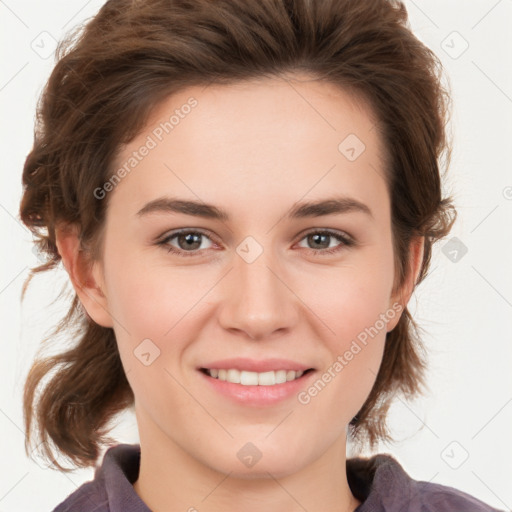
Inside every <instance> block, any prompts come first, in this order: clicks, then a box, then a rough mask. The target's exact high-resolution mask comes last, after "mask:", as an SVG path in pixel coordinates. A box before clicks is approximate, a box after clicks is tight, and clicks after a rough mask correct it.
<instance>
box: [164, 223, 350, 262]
mask: <svg viewBox="0 0 512 512" xmlns="http://www.w3.org/2000/svg"><path fill="white" fill-rule="evenodd" d="M174 239H176V244H177V247H176V246H175V245H172V244H171V241H172V240H174ZM333 239H334V240H337V241H338V242H339V243H338V244H337V245H335V246H334V247H332V246H331V242H332V241H333ZM204 240H210V241H211V239H210V237H209V236H208V235H207V234H206V233H204V232H202V231H198V230H190V229H182V230H180V231H175V232H173V233H170V234H169V235H168V236H166V237H165V238H163V239H162V240H160V241H159V242H157V245H159V246H162V247H164V248H165V249H167V252H171V253H174V254H177V255H178V256H184V257H187V256H196V255H198V254H199V252H200V251H201V250H205V249H209V248H211V246H210V247H204V246H203V244H202V242H203V241H204ZM302 240H306V242H307V243H311V244H312V245H313V246H316V247H312V248H310V247H308V248H307V249H309V250H310V251H312V252H313V253H314V254H315V255H316V254H318V255H321V256H324V255H329V254H333V253H336V252H338V251H341V250H343V248H344V247H352V246H354V245H355V244H356V242H355V240H354V239H353V238H352V237H350V236H349V235H347V234H344V233H340V232H337V231H331V230H316V231H310V232H309V233H306V235H305V236H304V237H303V238H302V239H301V241H302Z"/></svg>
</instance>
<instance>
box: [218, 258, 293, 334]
mask: <svg viewBox="0 0 512 512" xmlns="http://www.w3.org/2000/svg"><path fill="white" fill-rule="evenodd" d="M270 253H271V251H266V250H264V251H263V252H262V254H261V255H260V256H259V257H258V258H257V259H256V260H255V261H252V262H250V260H246V259H244V258H243V257H240V256H239V255H238V254H236V255H235V257H234V260H233V268H232V270H231V272H229V275H228V276H226V279H225V280H224V284H223V290H222V293H223V300H222V304H221V306H220V312H219V322H220V324H221V326H222V327H223V328H224V329H226V330H228V331H233V332H241V333H243V334H244V335H246V336H247V337H249V338H250V339H252V340H263V339H267V338H268V337H271V336H272V334H273V333H274V332H276V331H283V332H284V331H286V330H290V329H291V328H293V326H294V325H295V323H296V322H297V320H298V318H299V311H298V309H299V303H300V301H299V299H298V298H297V296H296V295H295V294H294V292H293V289H292V287H291V286H290V283H287V280H288V281H289V280H290V279H287V277H288V274H287V272H286V271H285V269H284V268H283V265H280V264H279V262H278V260H277V258H274V257H272V256H271V254H270Z"/></svg>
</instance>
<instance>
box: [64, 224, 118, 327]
mask: <svg viewBox="0 0 512 512" xmlns="http://www.w3.org/2000/svg"><path fill="white" fill-rule="evenodd" d="M79 233H80V232H79V228H78V226H76V225H74V224H73V225H60V226H59V227H57V228H56V229H55V238H56V244H57V250H58V251H59V254H60V256H61V258H62V263H63V265H64V268H65V269H66V271H67V273H68V275H69V278H70V280H71V283H72V284H73V288H74V289H75V291H76V293H77V295H78V297H79V299H80V302H81V303H82V306H83V307H84V309H85V311H86V313H87V315H88V316H89V317H90V318H91V319H92V320H93V321H94V322H96V323H97V324H99V325H101V326H103V327H113V321H112V316H111V314H110V312H109V311H108V307H107V297H106V296H105V294H104V293H103V290H105V285H104V280H103V273H102V267H101V262H99V261H92V260H91V259H90V258H89V254H88V252H87V251H86V250H85V249H84V248H83V247H82V246H81V242H80V234H79Z"/></svg>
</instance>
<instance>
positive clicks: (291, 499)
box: [133, 429, 360, 512]
mask: <svg viewBox="0 0 512 512" xmlns="http://www.w3.org/2000/svg"><path fill="white" fill-rule="evenodd" d="M140 446H141V462H140V469H139V477H138V480H137V481H136V482H135V483H134V485H133V487H134V490H135V492H136V493H137V494H138V495H139V496H140V498H141V499H142V500H143V501H144V502H145V503H146V505H147V506H148V507H149V508H150V509H151V510H152V511H153V512H166V511H169V510H183V511H187V512H197V511H198V510H201V511H202V512H203V511H204V512H220V511H222V512H235V511H236V512H238V511H239V510H244V512H262V511H266V510H280V511H281V512H298V511H301V512H303V511H304V510H307V511H308V512H316V511H318V512H353V511H354V510H355V509H356V508H357V507H358V506H359V505H360V502H359V501H358V500H357V499H356V498H355V497H354V496H353V495H352V493H351V491H350V487H349V485H348V482H347V475H346V438H345V436H342V437H340V438H339V439H338V440H337V441H336V443H334V444H333V445H332V446H330V447H329V448H328V449H327V450H326V451H325V452H324V453H323V454H322V455H321V456H320V458H318V459H316V460H314V461H313V462H311V463H310V464H309V465H307V466H306V467H301V468H299V469H298V470H296V471H292V472H289V473H287V474H285V475H273V474H272V471H265V472H264V473H261V474H258V476H257V477H250V478H247V477H246V478H244V477H240V476H237V474H236V473H234V472H229V473H227V474H226V473H222V472H219V471H216V470H215V469H213V468H212V467H211V466H207V465H206V464H204V463H203V462H201V461H198V460H197V459H196V458H193V457H191V456H190V454H188V453H187V452H185V451H184V450H183V449H182V448H181V447H180V446H179V445H178V444H177V443H175V442H174V441H173V440H171V439H169V437H167V436H165V435H164V434H163V432H161V431H158V433H155V432H154V431H153V432H151V436H145V435H144V429H141V432H140Z"/></svg>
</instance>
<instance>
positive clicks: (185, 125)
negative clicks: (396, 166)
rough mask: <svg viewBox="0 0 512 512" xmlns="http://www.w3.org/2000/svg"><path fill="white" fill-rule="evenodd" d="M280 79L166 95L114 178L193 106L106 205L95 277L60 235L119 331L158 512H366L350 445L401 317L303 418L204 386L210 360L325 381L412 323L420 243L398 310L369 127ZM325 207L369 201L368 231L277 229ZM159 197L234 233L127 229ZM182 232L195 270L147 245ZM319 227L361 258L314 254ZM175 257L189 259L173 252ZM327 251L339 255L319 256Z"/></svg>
mask: <svg viewBox="0 0 512 512" xmlns="http://www.w3.org/2000/svg"><path fill="white" fill-rule="evenodd" d="M289 80H292V79H291V78H288V79H269V78H265V79H261V80H258V81H256V80H254V81H251V82H246V83H243V84H242V83H238V84H234V85H229V86H226V85H214V86H209V87H206V88H203V87H191V88H188V89H187V90H185V91H182V92H180V93H179V94H176V95H173V96H171V97H170V98H168V99H167V100H166V101H165V102H164V103H162V104H160V105H159V106H158V107H157V108H156V109H155V110H154V112H153V113H152V116H151V118H150V119H149V122H148V123H147V126H146V128H144V130H142V132H141V133H140V134H139V135H138V136H137V138H136V139H134V140H133V141H132V142H131V143H130V144H128V145H127V146H126V147H124V148H122V151H121V152H120V154H119V157H118V159H117V162H116V165H118V166H121V165H122V164H123V163H124V162H125V161H126V160H127V159H128V158H129V156H130V155H131V154H132V152H133V151H136V150H138V149H139V148H140V147H141V145H142V144H144V142H145V141H146V140H147V139H146V138H147V136H148V135H150V134H151V133H152V130H154V128H155V127H156V126H158V124H159V123H160V122H162V121H165V120H167V119H169V115H170V114H172V112H173V111H174V110H175V109H176V108H180V106H181V105H183V104H185V103H186V102H187V99H188V98H190V97H191V96H193V97H194V98H196V99H197V101H198V105H197V106H196V107H195V108H194V109H192V111H191V112H190V114H188V115H187V116H186V117H184V119H181V120H180V123H179V125H177V126H176V127H175V128H174V130H173V131H172V132H171V133H170V134H167V135H166V136H165V137H164V138H163V140H162V141H161V142H159V143H158V145H157V147H155V148H154V149H152V150H151V151H150V152H149V154H147V156H145V157H144V158H143V159H142V160H141V162H140V163H138V165H137V166H136V168H135V169H133V170H132V171H131V172H130V173H129V174H128V175H126V176H125V177H124V178H123V179H122V181H121V182H120V183H119V184H118V185H117V186H116V187H115V189H114V190H113V191H111V192H109V194H108V197H107V198H106V199H104V200H108V201H109V206H108V212H107V218H106V225H105V233H104V234H105V239H104V245H103V250H102V254H101V260H98V261H95V262H92V265H88V264H87V261H86V254H85V253H84V252H79V251H78V238H77V236H76V233H77V232H76V230H74V229H64V228H63V229H59V231H58V236H57V241H58V249H59V252H60V254H61V255H62V258H63V263H64V266H65V268H66V269H67V271H68V273H69V274H70V278H71V280H72V282H73V285H74V287H75V289H76V291H77V293H78V295H79V297H80V300H81V302H82V304H83V305H84V307H85V308H86V310H87V313H88V314H89V315H90V316H91V317H92V318H93V319H94V320H95V321H96V322H97V323H98V324H100V325H103V326H105V327H112V328H113V329H114V331H115V335H116V338H117V342H118V346H119V351H120V354H121V359H122V362H123V366H124V369H125V372H126V374H127V378H128V381H129V383H130V385H131V387H132V389H133V391H134V394H135V414H136V418H137V423H138V427H139V433H140V444H141V453H142V456H141V466H140V473H139V479H138V480H137V482H135V484H134V489H135V491H136V492H137V494H138V495H139V496H140V497H141V498H142V499H143V500H144V501H145V503H147V505H148V506H149V507H150V508H151V509H152V510H155V511H164V510H184V511H185V510H195V509H194V508H192V507H196V508H197V509H200V510H201V511H205V512H206V511H208V512H216V511H221V510H222V511H224V512H226V511H235V510H244V511H246V512H254V511H262V510H280V511H283V512H291V511H298V510H304V509H306V510H308V511H311V512H312V511H322V512H333V511H338V512H339V511H353V510H354V509H355V508H356V507H357V506H358V505H359V504H360V502H359V501H358V500H357V499H356V498H355V497H354V496H353V495H352V493H351V492H350V488H349V486H348V482H347V477H346V472H345V461H346V429H347V425H348V423H349V422H350V420H351V419H352V418H353V416H354V415H355V414H356V413H357V411H358V410H359V409H360V407H361V406H362V404H363V403H364V401H365V399H366V398H367V396H368V394H369V393H370V390H371V388H372V386H373V384H374V381H375V377H376V374H377V372H378V368H379V365H380V363H381V360H382V354H383V349H384V341H385V336H386V332H388V331H391V330H392V329H393V328H394V327H395V326H396V324H397V323H398V320H399V318H400V314H396V315H395V316H394V318H393V319H391V320H389V322H388V323H387V325H386V326H385V328H383V329H381V330H380V331H379V333H378V335H377V336H375V337H374V338H373V339H371V341H370V342H369V343H368V344H367V345H366V346H365V347H364V348H363V349H362V350H361V351H360V352H359V353H358V354H357V355H356V356H355V357H354V358H353V359H352V360H351V361H350V362H349V363H348V364H347V365H346V366H345V367H344V368H343V370H342V371H341V372H339V373H338V374H337V375H336V377H335V378H334V379H332V380H331V382H330V383H329V384H328V385H326V386H325V388H324V389H323V390H322V391H321V392H320V393H318V395H317V396H315V397H314V398H312V399H311V401H310V402H309V403H308V404H301V403H299V401H298V400H297V397H296V396H293V397H291V398H290V399H287V400H285V401H282V402H280V403H279V404H278V405H273V406H271V407H249V406H245V405H239V404H235V403H233V402H232V401H230V400H228V399H227V398H225V397H224V396H221V395H219V394H218V393H216V392H214V391H212V390H211V389H210V388H209V387H208V386H206V383H205V382H204V379H203V378H202V376H201V375H200V374H199V373H198V371H197V370H196V368H197V366H199V365H201V363H206V362H208V361H213V360H215V359H222V358H230V357H237V356H240V357H249V358H254V359H258V360H261V359H266V358H270V357H282V358H288V359H292V360H295V361H299V362H302V363H304V364H307V365H308V367H313V368H315V369H316V373H317V377H320V376H321V374H322V373H323V372H324V371H326V369H327V368H328V367H330V366H332V365H333V363H334V362H335V361H336V358H337V357H338V356H339V355H340V354H344V352H345V351H346V350H347V349H349V347H350V344H351V342H352V341H353V340H354V339H356V337H357V335H358V334H359V333H360V332H362V331H363V330H364V329H365V328H367V327H369V326H372V325H374V324H375V322H376V320H377V319H378V318H379V315H380V314H382V313H385V312H386V311H388V310H390V309H392V307H393V304H396V303H399V304H401V305H402V306H403V307H405V305H406V304H407V301H408V300H409V298H410V295H411V293H412V290H413V288H414V282H415V280H416V277H417V274H418V272H419V268H420V262H421V258H422V250H423V239H415V240H413V243H412V244H411V249H410V258H411V263H412V266H411V273H410V275H409V276H408V279H407V281H406V282H405V283H404V286H403V287H402V288H400V289H399V290H397V291H396V292H395V293H393V282H394V281H393V280H394V266H393V247H392V238H391V236H392V232H391V217H390V215H391V213H390V199H389V193H388V189H387V186H386V182H385V181H384V179H383V176H384V163H383V148H382V143H381V140H380V137H379V134H378V130H377V129H375V128H376V126H375V121H374V119H373V117H372V114H371V112H370V110H369V109H368V108H367V107H366V106H365V104H364V103H363V102H361V101H356V99H355V98H354V97H353V96H352V95H349V94H348V93H346V92H344V91H342V90H340V89H338V88H336V87H334V86H333V85H330V84H327V83H325V82H321V81H317V80H312V79H311V78H307V77H304V76H298V75H296V76H294V77H293V81H289ZM348 134H356V135H357V136H358V137H359V139H360V140H361V141H363V142H364V144H365V146H366V149H365V150H364V152H363V153H362V154H361V155H360V156H359V157H358V158H357V159H356V160H354V161H349V160H348V159H347V158H346V157H345V156H344V155H343V154H342V153H341V152H340V151H339V150H338V145H339V144H340V142H342V141H343V140H344V139H345V137H346V136H347V135H348ZM116 168H117V167H116ZM329 170H330V171H329ZM328 171H329V172H328ZM334 193H336V194H339V195H341V194H343V195H347V196H349V197H351V198H355V199H357V200H358V201H361V202H362V203H364V204H366V205H367V206H368V207H369V208H370V210H371V212H372V214H373V216H369V215H367V214H365V213H363V212H359V211H351V212H345V213H343V214H331V215H325V216H322V217H316V218H315V217H313V218H303V219H292V220H289V219H287V218H286V217H285V215H286V214H287V213H288V211H289V210H290V209H291V208H292V207H293V206H294V205H295V204H296V203H297V202H299V201H313V200H319V199H326V198H329V197H331V196H333V194H334ZM164 195H172V196H173V197H179V198H181V199H191V200H200V201H204V202H206V203H210V204H214V205H216V206H217V207H219V208H222V209H225V210H226V211H227V213H228V214H229V216H230V220H229V221H219V220H213V219H204V218H200V217H194V216H191V215H186V214H183V213H171V212H159V213H153V214H148V215H146V216H138V215H137V212H138V211H139V210H140V209H141V208H142V207H143V206H144V205H145V204H146V203H147V202H149V201H151V200H153V199H156V198H158V197H161V196H164ZM180 228H191V229H192V228H197V229H201V230H203V231H206V232H207V235H206V236H204V237H202V238H199V240H198V244H197V245H196V246H194V247H199V243H201V245H200V248H194V249H193V250H194V251H195V252H196V254H195V255H194V256H192V257H186V256H179V255H175V254H173V253H169V252H168V251H167V249H166V247H164V246H159V245H157V243H156V240H157V239H161V238H163V235H166V234H169V233H170V232H171V231H173V230H176V229H180ZM313 228H318V230H322V229H330V230H334V231H336V232H338V233H341V234H343V233H346V234H348V235H350V236H351V237H352V238H353V239H354V240H355V241H356V245H354V246H344V245H343V242H339V241H338V240H337V239H336V238H334V237H331V238H327V239H326V240H325V241H324V242H323V243H322V242H320V243H318V242H317V243H316V244H315V240H314V239H313V240H312V239H311V238H310V237H309V238H308V237H307V236H306V235H307V234H308V231H311V230H312V229H313ZM313 231H314V230H313ZM208 233H209V234H210V235H208ZM248 236H251V237H253V238H254V239H255V240H256V241H257V243H258V244H259V245H260V247H261V248H262V250H263V252H262V254H261V255H260V256H259V257H258V258H257V259H256V260H255V261H253V262H251V263H248V262H247V261H245V260H244V259H243V258H242V257H240V256H239V254H238V253H237V252H236V249H237V247H238V246H239V245H240V244H241V242H242V241H243V240H244V239H245V238H246V237H248ZM322 244H323V245H322ZM169 245H172V246H173V247H174V248H175V249H178V250H179V249H181V250H182V251H183V252H186V250H187V245H186V241H183V239H182V240H181V245H180V239H179V237H175V238H174V239H172V240H169V241H168V243H167V246H169ZM326 247H328V248H334V247H338V248H340V250H339V251H338V252H336V253H334V254H330V255H322V254H321V251H325V250H326V249H325V248H326ZM315 249H316V251H317V252H316V253H315ZM189 251H190V249H189ZM147 338H149V339H150V340H152V343H154V344H155V345H156V346H158V348H159V350H160V356H159V357H157V358H156V359H155V360H154V361H153V362H152V363H151V364H150V365H148V366H146V365H144V364H142V363H141V361H140V360H139V359H138V358H137V357H136V356H135V355H134V350H135V349H136V348H137V347H138V346H139V344H140V343H141V341H142V340H144V339H147ZM310 382H312V381H310ZM248 442H251V443H253V444H254V445H255V446H256V447H257V448H258V450H259V451H260V452H261V454H262V457H261V459H260V460H259V461H258V462H257V463H256V464H255V465H254V466H252V467H246V466H245V465H244V464H243V463H242V462H241V461H240V460H239V459H238V457H237V452H238V451H239V450H240V449H241V448H242V447H243V446H244V445H245V444H246V443H248Z"/></svg>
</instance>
